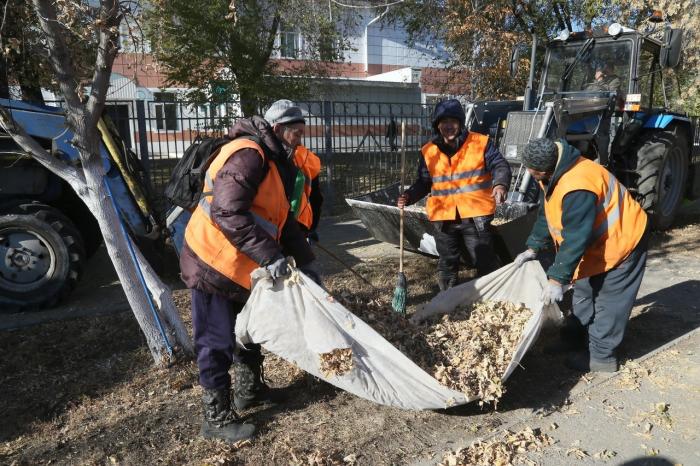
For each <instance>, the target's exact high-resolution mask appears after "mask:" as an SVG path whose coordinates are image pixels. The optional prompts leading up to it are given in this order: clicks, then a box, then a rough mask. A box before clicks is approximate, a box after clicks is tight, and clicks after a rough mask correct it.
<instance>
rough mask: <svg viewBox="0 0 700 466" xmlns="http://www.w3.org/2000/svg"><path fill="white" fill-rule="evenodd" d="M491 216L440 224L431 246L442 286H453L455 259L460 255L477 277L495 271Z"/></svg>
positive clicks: (455, 275) (456, 266)
mask: <svg viewBox="0 0 700 466" xmlns="http://www.w3.org/2000/svg"><path fill="white" fill-rule="evenodd" d="M492 220H493V216H492V215H489V216H483V217H474V218H464V219H458V220H450V221H445V222H441V223H442V225H440V226H438V234H437V235H436V236H435V245H436V247H437V251H438V254H439V255H440V258H439V260H438V277H439V279H440V281H444V282H445V283H451V284H452V285H453V284H456V282H457V274H458V272H459V259H460V256H461V254H462V253H463V252H464V253H466V254H467V257H468V258H469V261H470V262H471V264H472V265H473V266H474V267H476V274H477V276H479V277H480V276H482V275H486V274H488V273H490V272H493V271H494V270H496V269H497V268H498V266H499V260H498V257H497V256H496V253H495V251H494V249H493V240H492V238H491V236H492V235H491V221H492Z"/></svg>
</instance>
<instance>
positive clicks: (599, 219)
mask: <svg viewBox="0 0 700 466" xmlns="http://www.w3.org/2000/svg"><path fill="white" fill-rule="evenodd" d="M542 187H543V189H544V186H542ZM580 190H583V191H589V192H592V193H593V194H595V195H596V196H597V197H598V201H597V203H596V218H595V221H594V226H593V231H592V233H591V239H590V241H589V243H588V246H587V247H586V250H585V252H584V254H583V257H582V258H581V261H580V263H579V264H578V266H577V268H576V271H575V272H574V279H575V280H576V279H580V278H586V277H590V276H593V275H597V274H600V273H603V272H606V271H608V270H610V269H612V268H614V267H616V266H617V265H618V264H619V263H620V262H622V261H623V260H625V258H626V257H627V256H628V255H629V254H630V253H631V252H632V250H633V249H634V248H635V247H636V246H637V243H638V242H639V240H640V239H641V237H642V235H643V234H644V231H645V229H646V222H647V217H646V213H645V212H644V210H643V209H642V208H641V206H640V205H639V204H638V203H637V202H636V201H635V200H634V199H633V198H632V196H631V195H630V194H629V192H628V191H627V190H626V189H625V187H624V186H623V185H622V184H621V183H620V182H619V181H618V180H617V179H616V178H615V176H613V174H612V173H610V172H608V171H607V170H606V169H605V168H603V167H601V166H600V165H598V164H597V163H595V162H593V161H591V160H588V159H586V158H584V157H579V159H578V160H577V161H576V163H575V164H574V165H573V166H572V167H571V168H570V169H569V170H568V171H567V172H566V173H564V175H562V177H561V178H560V179H559V181H558V182H557V184H556V186H555V187H554V190H553V191H552V193H551V194H549V195H548V196H547V198H546V199H545V205H544V208H545V217H546V219H547V227H548V228H549V232H550V234H551V236H552V239H554V241H555V243H556V244H557V246H560V245H561V244H562V243H563V242H564V238H563V236H562V226H561V217H562V215H563V199H564V197H565V196H566V195H567V194H568V193H570V192H572V191H580Z"/></svg>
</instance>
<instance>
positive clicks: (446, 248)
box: [397, 99, 511, 290]
mask: <svg viewBox="0 0 700 466" xmlns="http://www.w3.org/2000/svg"><path fill="white" fill-rule="evenodd" d="M433 130H434V132H435V135H434V137H433V138H432V140H431V141H430V142H428V143H427V144H425V145H424V146H423V148H422V149H421V153H422V155H423V156H422V157H421V159H420V162H419V165H418V178H417V179H416V181H415V182H414V183H413V185H411V187H410V188H408V189H407V190H406V192H405V193H404V194H403V195H402V196H400V197H399V200H398V203H397V205H398V207H399V208H403V207H404V206H407V205H411V204H413V203H415V202H418V201H419V200H420V199H422V198H423V197H425V196H426V195H427V194H430V197H429V198H428V201H427V204H426V211H427V214H428V218H429V219H430V221H432V222H435V223H436V227H437V230H438V233H437V235H436V237H435V245H436V247H437V251H438V254H439V256H440V257H439V260H438V285H439V287H440V289H441V290H446V289H448V288H451V287H452V286H454V285H456V284H457V279H458V271H459V261H460V257H461V251H462V250H463V249H465V250H466V252H467V254H468V256H469V259H470V261H471V263H472V265H473V266H475V267H476V271H477V276H482V275H485V274H487V273H489V272H492V271H493V270H495V269H497V268H498V266H499V260H498V257H497V256H496V253H495V251H494V249H493V241H492V238H491V236H492V235H491V221H492V220H493V216H494V213H495V210H496V205H497V204H500V203H502V202H503V201H504V200H505V198H506V193H507V192H508V187H509V186H510V178H511V171H510V166H509V165H508V162H507V161H506V160H505V159H504V158H503V156H502V155H501V153H500V152H499V151H498V149H497V148H496V147H495V146H494V145H493V144H492V143H491V141H490V140H489V137H488V136H485V135H483V134H479V133H475V132H471V131H467V129H466V127H465V114H464V108H463V107H462V104H461V103H460V102H459V101H458V100H456V99H449V100H445V101H442V102H440V103H439V104H437V105H436V107H435V111H434V112H433Z"/></svg>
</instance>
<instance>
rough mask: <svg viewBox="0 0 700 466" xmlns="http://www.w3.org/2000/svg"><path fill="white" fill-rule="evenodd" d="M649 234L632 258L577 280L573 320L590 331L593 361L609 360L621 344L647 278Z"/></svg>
mask: <svg viewBox="0 0 700 466" xmlns="http://www.w3.org/2000/svg"><path fill="white" fill-rule="evenodd" d="M647 242H648V233H647V234H645V235H644V236H643V237H642V239H641V240H640V241H639V244H637V246H636V247H635V248H634V250H633V251H632V252H631V253H630V255H629V256H628V257H627V258H626V259H625V260H624V261H622V262H621V263H620V264H619V265H618V266H617V267H615V268H614V269H611V270H609V271H607V272H605V273H601V274H598V275H593V276H592V277H588V278H585V279H581V280H577V281H576V283H575V285H574V299H573V317H574V318H575V320H576V321H578V323H579V324H580V325H581V326H582V327H583V328H585V329H586V330H587V331H588V349H589V351H590V355H591V358H592V359H596V360H599V361H610V360H614V359H615V358H616V355H615V350H616V349H617V347H618V346H619V345H620V343H621V342H622V338H623V337H624V335H625V329H626V328H627V321H628V320H629V317H630V312H632V307H633V306H634V300H635V299H636V297H637V292H638V291H639V285H640V284H641V283H642V277H643V276H644V266H645V264H646V261H647Z"/></svg>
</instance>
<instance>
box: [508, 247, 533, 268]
mask: <svg viewBox="0 0 700 466" xmlns="http://www.w3.org/2000/svg"><path fill="white" fill-rule="evenodd" d="M536 257H537V252H536V251H533V250H532V249H529V248H528V249H526V250H524V251H523V252H521V253H520V254H518V255H517V256H515V260H513V263H514V264H515V265H516V266H517V267H520V266H521V265H523V264H524V263H525V262H527V261H531V260H534V259H535V258H536Z"/></svg>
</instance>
